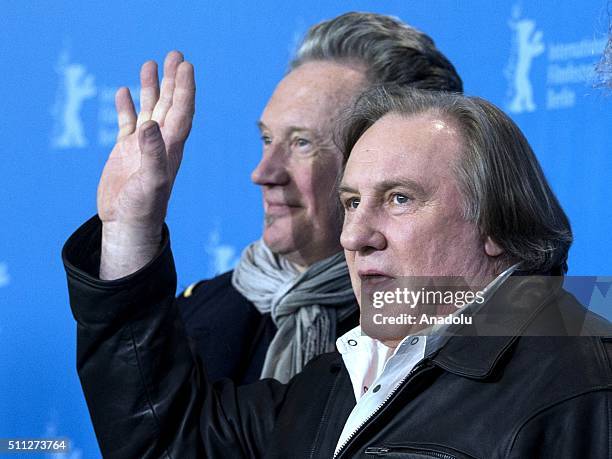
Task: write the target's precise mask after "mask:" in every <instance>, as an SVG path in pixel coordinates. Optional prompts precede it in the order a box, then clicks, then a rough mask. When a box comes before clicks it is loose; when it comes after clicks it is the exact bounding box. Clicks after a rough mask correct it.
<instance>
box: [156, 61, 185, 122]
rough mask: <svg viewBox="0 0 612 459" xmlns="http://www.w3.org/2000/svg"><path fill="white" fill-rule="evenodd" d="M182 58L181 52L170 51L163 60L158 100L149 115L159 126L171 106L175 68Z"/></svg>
mask: <svg viewBox="0 0 612 459" xmlns="http://www.w3.org/2000/svg"><path fill="white" fill-rule="evenodd" d="M183 59H184V58H183V54H182V53H181V52H180V51H170V52H169V53H168V55H167V56H166V60H165V61H164V78H163V79H162V84H161V92H160V95H159V100H158V101H157V104H156V105H155V109H154V110H153V116H152V117H151V119H152V120H154V121H157V122H158V123H159V124H160V126H163V125H164V120H165V118H166V114H167V113H168V110H170V107H171V106H172V97H173V94H174V83H175V77H176V69H177V68H178V66H179V64H180V63H181V62H183Z"/></svg>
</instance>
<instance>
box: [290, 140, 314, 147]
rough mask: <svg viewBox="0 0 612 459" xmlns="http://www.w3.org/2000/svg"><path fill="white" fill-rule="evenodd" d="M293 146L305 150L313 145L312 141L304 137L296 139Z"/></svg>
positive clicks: (292, 143) (292, 141)
mask: <svg viewBox="0 0 612 459" xmlns="http://www.w3.org/2000/svg"><path fill="white" fill-rule="evenodd" d="M291 145H292V146H294V147H297V148H305V147H309V146H310V145H311V142H310V140H308V139H305V138H303V137H296V138H294V139H292V140H291Z"/></svg>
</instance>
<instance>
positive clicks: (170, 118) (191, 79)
mask: <svg viewBox="0 0 612 459" xmlns="http://www.w3.org/2000/svg"><path fill="white" fill-rule="evenodd" d="M195 92H196V88H195V76H194V69H193V65H192V64H191V62H187V61H185V62H182V63H181V64H180V65H179V67H178V69H177V72H176V86H175V88H174V97H173V99H172V108H171V109H170V111H169V112H168V115H167V116H166V131H165V132H167V133H168V137H169V141H170V142H172V141H184V140H185V139H186V138H187V136H188V135H189V131H190V129H191V122H192V120H193V115H194V113H195Z"/></svg>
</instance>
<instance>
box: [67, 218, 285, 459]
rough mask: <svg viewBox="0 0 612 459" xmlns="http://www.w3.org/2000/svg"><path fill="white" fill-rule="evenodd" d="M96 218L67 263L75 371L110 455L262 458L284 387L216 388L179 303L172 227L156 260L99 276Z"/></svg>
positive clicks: (72, 241)
mask: <svg viewBox="0 0 612 459" xmlns="http://www.w3.org/2000/svg"><path fill="white" fill-rule="evenodd" d="M100 237H101V225H100V222H99V220H98V219H97V217H94V218H93V219H91V220H89V221H88V222H87V223H85V224H84V225H83V226H82V227H81V228H79V229H78V230H77V231H76V232H75V233H74V234H73V235H72V236H71V237H70V238H69V240H68V241H67V243H66V245H65V247H64V250H63V259H64V264H65V268H66V272H67V275H68V290H69V295H70V305H71V308H72V313H73V315H74V318H75V320H76V322H77V370H78V373H79V377H80V380H81V385H82V387H83V391H84V393H85V398H86V400H87V405H88V407H89V412H90V414H91V418H92V422H93V425H94V429H95V431H96V436H97V438H98V443H99V445H100V449H101V451H102V453H103V455H104V457H111V458H158V457H163V458H181V459H182V458H191V457H222V458H230V457H258V456H261V453H262V451H263V448H264V445H265V444H266V443H267V441H268V439H269V436H270V434H271V432H272V429H273V427H274V425H275V421H276V413H277V412H278V410H279V408H280V406H281V405H282V403H283V400H284V396H285V393H286V386H284V385H282V384H280V383H279V382H277V381H275V380H264V381H262V382H260V383H257V384H256V385H255V387H251V388H245V389H237V388H236V387H235V386H234V385H233V384H232V383H231V382H230V381H229V380H222V381H219V382H217V383H215V384H214V385H212V384H210V383H209V382H208V380H207V378H206V375H205V372H204V371H203V370H202V366H201V362H199V360H197V359H196V358H195V356H194V353H193V352H192V350H191V349H190V346H189V343H188V340H187V338H186V335H185V331H184V327H183V324H182V321H181V319H180V316H179V312H178V310H177V308H176V306H175V302H174V294H175V291H176V273H175V270H174V263H173V260H172V254H171V251H170V243H169V238H168V232H167V229H165V230H164V238H163V243H162V246H161V248H160V252H159V254H158V256H157V257H156V258H155V259H154V260H152V261H151V262H150V263H149V264H148V265H147V266H145V267H144V268H142V269H141V270H139V271H138V272H136V273H134V274H132V275H130V276H127V277H125V278H122V279H117V280H113V281H102V280H100V279H98V278H97V276H98V265H99V248H100Z"/></svg>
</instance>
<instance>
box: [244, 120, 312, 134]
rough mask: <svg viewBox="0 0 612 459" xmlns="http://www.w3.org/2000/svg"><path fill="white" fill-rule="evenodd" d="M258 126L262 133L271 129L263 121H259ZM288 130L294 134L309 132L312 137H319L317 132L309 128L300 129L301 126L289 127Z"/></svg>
mask: <svg viewBox="0 0 612 459" xmlns="http://www.w3.org/2000/svg"><path fill="white" fill-rule="evenodd" d="M256 124H257V128H258V129H259V130H260V131H263V130H265V129H269V128H268V126H266V124H265V123H264V122H263V121H261V120H257V123H256ZM287 130H288V131H289V132H290V133H292V132H309V133H310V134H312V135H315V136H316V135H317V133H316V132H315V131H314V130H313V129H309V128H307V127H300V126H289V127H288V128H287Z"/></svg>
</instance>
